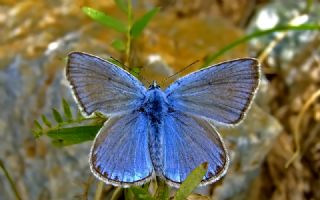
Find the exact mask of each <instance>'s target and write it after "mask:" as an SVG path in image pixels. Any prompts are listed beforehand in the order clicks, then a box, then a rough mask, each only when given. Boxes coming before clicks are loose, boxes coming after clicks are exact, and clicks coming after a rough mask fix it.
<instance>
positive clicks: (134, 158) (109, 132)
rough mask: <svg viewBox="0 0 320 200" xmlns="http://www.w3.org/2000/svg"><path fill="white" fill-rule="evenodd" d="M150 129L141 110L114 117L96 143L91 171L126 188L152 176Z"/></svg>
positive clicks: (92, 155) (103, 128) (90, 159)
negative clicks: (149, 145) (149, 142)
mask: <svg viewBox="0 0 320 200" xmlns="http://www.w3.org/2000/svg"><path fill="white" fill-rule="evenodd" d="M148 131H149V127H148V123H147V119H146V117H145V115H143V114H141V113H139V112H134V113H133V114H129V115H126V116H119V117H112V118H110V119H109V120H108V121H107V122H106V123H105V124H104V126H103V127H102V128H101V130H100V131H99V133H98V135H97V136H96V139H95V141H94V144H93V146H92V149H91V153H90V157H89V163H90V167H91V171H92V172H93V173H94V174H95V175H96V176H97V177H98V178H99V179H101V180H102V181H104V182H106V183H110V184H113V185H116V186H123V187H127V186H130V185H141V184H143V183H145V182H146V181H148V180H149V179H151V177H152V173H153V167H152V163H151V159H150V154H149V149H148Z"/></svg>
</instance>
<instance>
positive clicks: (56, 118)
mask: <svg viewBox="0 0 320 200" xmlns="http://www.w3.org/2000/svg"><path fill="white" fill-rule="evenodd" d="M52 114H53V117H54V119H55V120H56V122H57V123H61V122H63V119H62V117H61V115H60V113H59V112H58V111H57V110H56V109H55V108H52Z"/></svg>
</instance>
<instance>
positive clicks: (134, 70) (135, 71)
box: [130, 67, 141, 77]
mask: <svg viewBox="0 0 320 200" xmlns="http://www.w3.org/2000/svg"><path fill="white" fill-rule="evenodd" d="M140 72H141V68H140V67H132V68H131V69H130V74H132V75H133V76H135V77H138V76H139V74H140Z"/></svg>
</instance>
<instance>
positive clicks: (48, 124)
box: [41, 115, 52, 128]
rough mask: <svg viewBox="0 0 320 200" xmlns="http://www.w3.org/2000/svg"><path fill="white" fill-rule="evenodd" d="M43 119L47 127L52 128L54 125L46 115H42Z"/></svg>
mask: <svg viewBox="0 0 320 200" xmlns="http://www.w3.org/2000/svg"><path fill="white" fill-rule="evenodd" d="M41 119H42V121H43V123H44V124H45V125H46V126H47V127H49V128H51V126H52V125H51V123H50V121H49V120H48V119H47V117H46V116H45V115H41Z"/></svg>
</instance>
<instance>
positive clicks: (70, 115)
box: [62, 99, 72, 121]
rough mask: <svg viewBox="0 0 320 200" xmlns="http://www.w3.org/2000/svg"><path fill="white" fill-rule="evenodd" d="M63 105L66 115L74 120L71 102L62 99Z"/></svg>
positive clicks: (69, 119)
mask: <svg viewBox="0 0 320 200" xmlns="http://www.w3.org/2000/svg"><path fill="white" fill-rule="evenodd" d="M62 106H63V111H64V115H65V116H66V118H67V119H68V121H71V120H72V112H71V108H70V105H69V103H68V102H67V101H66V100H65V99H62Z"/></svg>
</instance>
